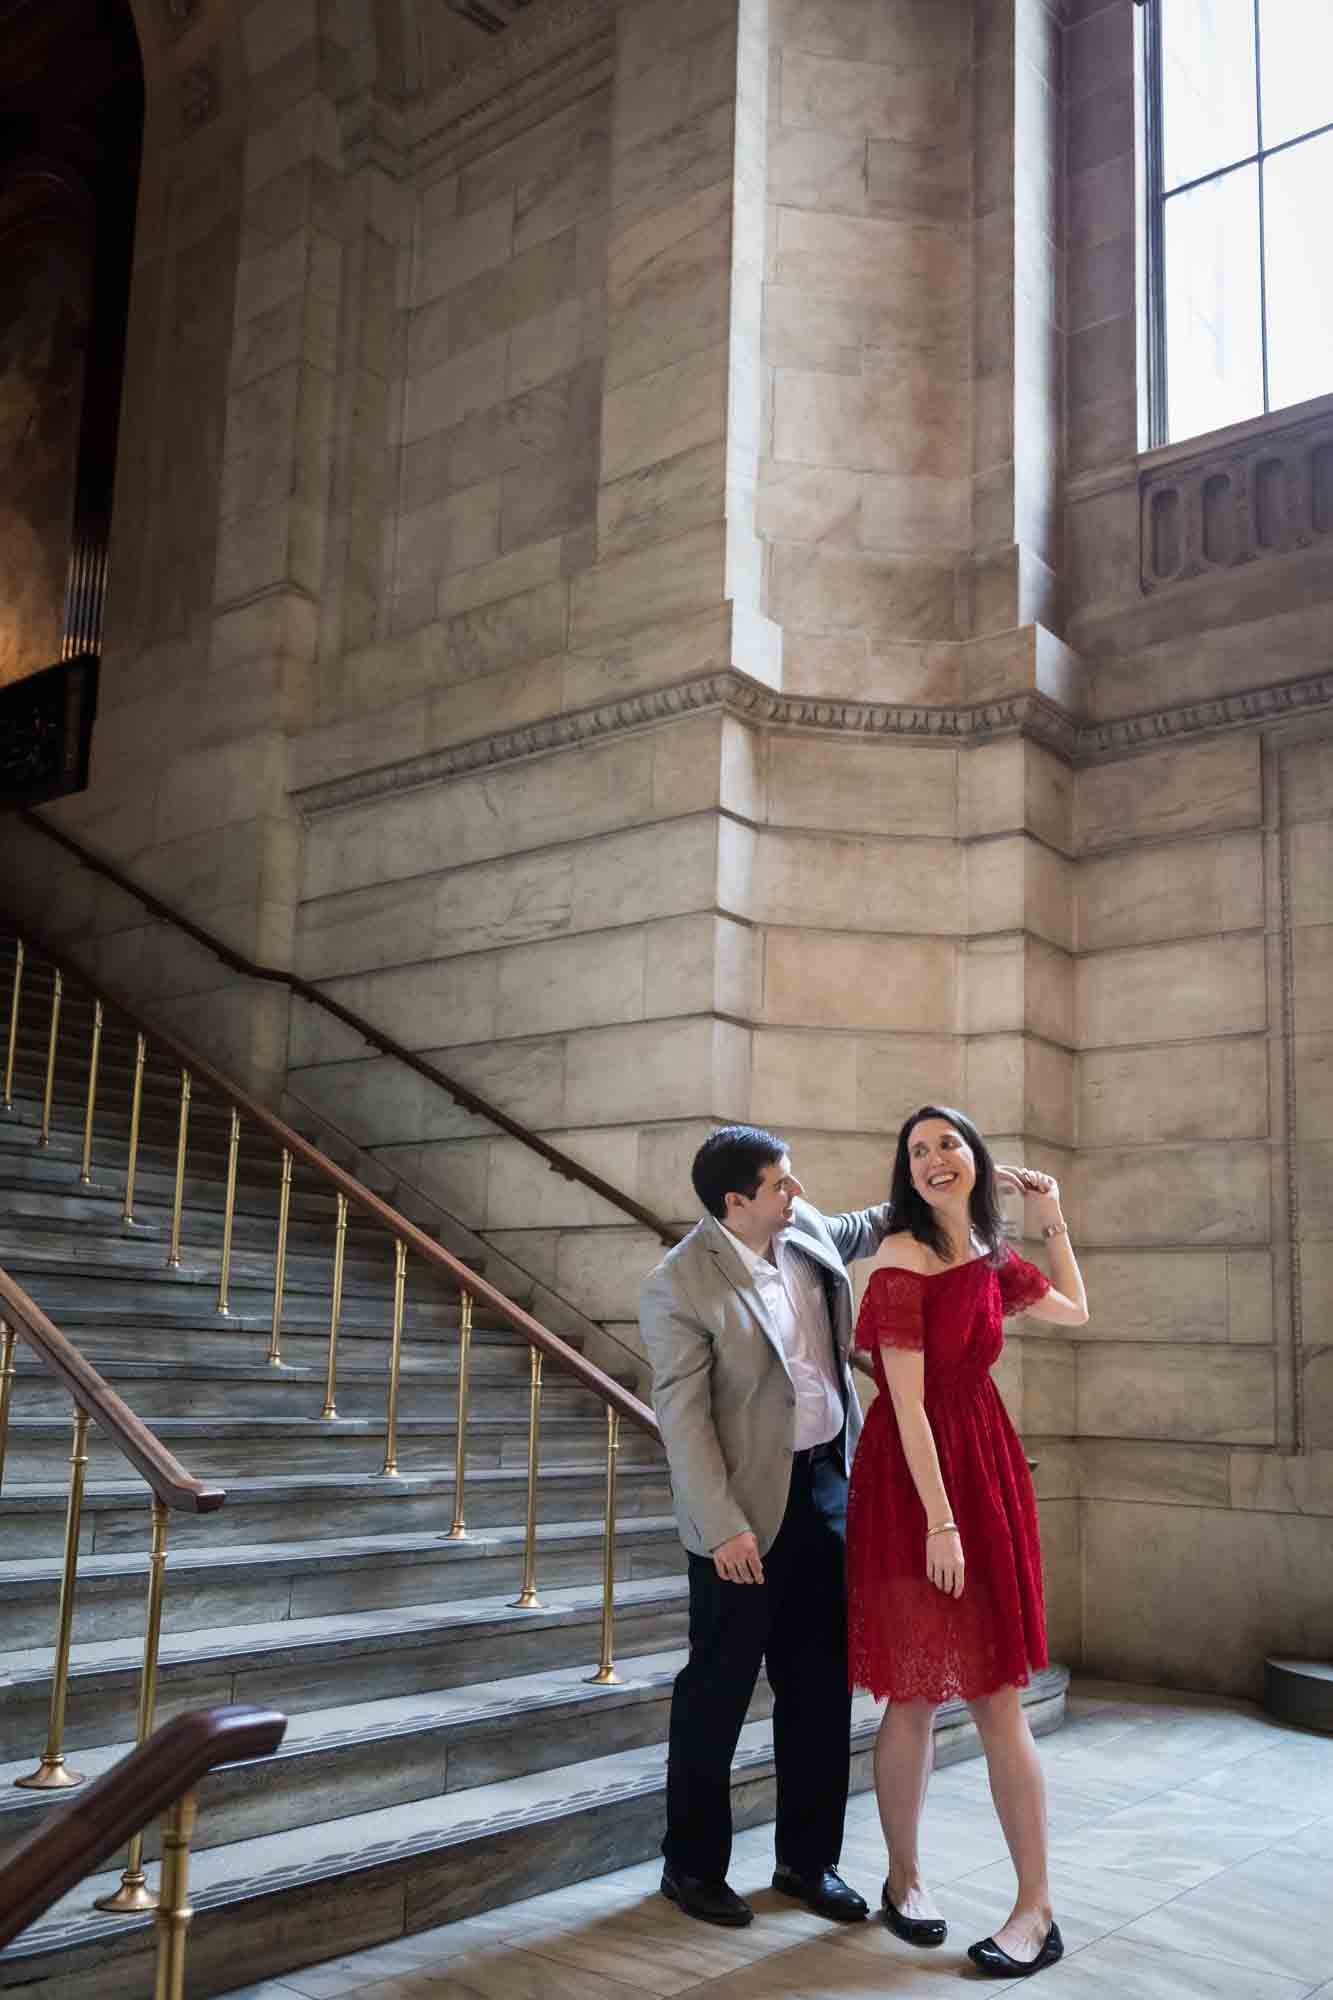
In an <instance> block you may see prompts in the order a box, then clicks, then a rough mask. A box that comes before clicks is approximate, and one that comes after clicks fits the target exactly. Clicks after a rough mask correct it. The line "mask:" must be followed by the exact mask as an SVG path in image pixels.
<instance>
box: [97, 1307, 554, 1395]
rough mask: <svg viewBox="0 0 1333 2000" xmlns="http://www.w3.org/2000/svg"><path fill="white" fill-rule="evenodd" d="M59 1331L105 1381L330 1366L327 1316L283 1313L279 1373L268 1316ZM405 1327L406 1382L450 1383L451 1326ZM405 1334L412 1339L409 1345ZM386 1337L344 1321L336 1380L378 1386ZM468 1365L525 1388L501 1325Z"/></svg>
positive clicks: (478, 1342)
mask: <svg viewBox="0 0 1333 2000" xmlns="http://www.w3.org/2000/svg"><path fill="white" fill-rule="evenodd" d="M62 1324H63V1325H64V1326H65V1327H66V1329H67V1330H69V1329H73V1331H72V1333H71V1338H74V1336H75V1335H77V1341H76V1345H77V1346H78V1349H79V1352H80V1353H81V1354H84V1355H86V1356H87V1358H88V1359H89V1361H91V1362H92V1363H93V1366H94V1367H95V1368H97V1369H99V1370H100V1371H101V1372H102V1373H103V1374H104V1375H109V1374H113V1373H114V1372H115V1371H116V1370H117V1369H118V1368H121V1367H123V1366H127V1365H129V1364H130V1363H136V1362H137V1363H142V1364H143V1365H144V1366H145V1367H149V1368H158V1367H164V1366H168V1365H170V1366H176V1367H181V1368H187V1369H188V1368H190V1367H193V1366H194V1365H195V1364H196V1363H198V1364H199V1365H201V1366H203V1367H206V1368H222V1369H230V1368H237V1369H239V1370H241V1372H242V1373H249V1372H250V1371H251V1370H252V1369H253V1368H255V1367H257V1366H259V1365H260V1364H262V1367H263V1371H264V1372H265V1373H266V1374H267V1375H268V1376H269V1377H270V1378H271V1379H273V1380H276V1381H279V1382H281V1381H285V1380H286V1378H287V1376H288V1375H289V1374H290V1375H291V1376H293V1377H294V1378H296V1379H297V1380H305V1381H319V1382H323V1380H324V1370H325V1366H326V1363H327V1359H328V1346H329V1336H328V1318H327V1315H326V1314H321V1315H320V1316H319V1318H318V1320H316V1321H314V1322H312V1323H309V1324H307V1326H306V1329H305V1331H302V1323H301V1322H300V1320H294V1319H293V1318H292V1317H290V1316H289V1315H288V1314H287V1312H286V1311H285V1310H284V1312H283V1333H282V1366H281V1368H277V1369H271V1368H270V1367H269V1364H268V1360H267V1354H268V1337H269V1330H270V1320H269V1318H268V1317H265V1318H263V1319H262V1320H261V1319H257V1318H239V1317H236V1316H234V1315H230V1316H228V1317H227V1318H226V1319H220V1318H215V1319H214V1321H213V1322H212V1324H211V1326H210V1325H203V1326H180V1325H173V1324H171V1323H170V1322H168V1321H163V1322H160V1323H159V1322H157V1321H153V1322H149V1321H146V1320H144V1319H142V1318H127V1319H126V1320H125V1321H124V1323H123V1324H121V1325H115V1324H108V1323H107V1321H106V1319H105V1318H103V1317H99V1315H97V1314H96V1313H91V1314H88V1315H86V1316H84V1315H78V1314H71V1315H70V1316H69V1318H68V1319H67V1320H65V1321H63V1322H62ZM404 1327H405V1333H404V1342H403V1344H404V1349H405V1352H404V1354H403V1364H402V1365H403V1372H404V1375H406V1374H408V1373H409V1372H413V1371H415V1370H418V1369H425V1370H428V1371H431V1372H434V1373H437V1374H438V1373H439V1372H440V1371H441V1370H442V1371H443V1372H444V1373H445V1374H446V1375H447V1376H448V1377H449V1378H450V1379H451V1380H452V1379H453V1377H454V1376H455V1374H456V1372H457V1359H458V1331H457V1325H456V1324H455V1325H454V1326H453V1327H446V1328H443V1329H440V1328H421V1327H415V1326H413V1324H412V1322H411V1320H410V1318H408V1319H405V1321H404ZM407 1333H410V1334H411V1336H412V1338H411V1341H410V1342H409V1341H408V1340H407V1338H406V1335H407ZM145 1335H147V1336H148V1337H147V1338H146V1337H145ZM387 1335H388V1329H387V1326H386V1325H385V1323H384V1321H383V1318H382V1316H381V1315H379V1314H377V1313H369V1312H367V1313H366V1314H365V1317H364V1323H363V1322H362V1321H361V1320H358V1319H357V1317H356V1316H355V1314H352V1315H350V1316H349V1315H346V1314H345V1315H344V1317H343V1322H342V1327H341V1329H340V1331H339V1335H338V1355H339V1369H338V1373H339V1376H340V1377H341V1375H342V1374H343V1372H344V1369H345V1368H351V1369H352V1370H353V1372H355V1371H357V1370H361V1371H363V1372H365V1371H370V1372H373V1373H375V1375H376V1377H377V1379H382V1374H383V1370H382V1367H381V1356H382V1355H383V1354H384V1353H386V1352H387V1349H386V1348H385V1347H384V1342H385V1340H386V1339H387ZM159 1355H161V1356H163V1357H170V1359H169V1362H168V1360H166V1359H165V1358H164V1359H163V1360H159V1359H158V1356H159ZM470 1365H471V1369H472V1372H473V1375H474V1377H480V1376H481V1375H488V1376H496V1377H503V1378H505V1379H508V1380H512V1381H514V1382H515V1383H517V1382H518V1380H519V1379H520V1378H521V1380H522V1381H523V1383H524V1384H526V1382H527V1379H528V1347H527V1342H526V1341H525V1340H523V1339H522V1337H521V1336H520V1335H519V1334H516V1333H510V1332H509V1331H508V1330H507V1328H506V1327H504V1326H503V1325H497V1326H495V1327H488V1326H486V1325H484V1324H480V1325H478V1326H477V1327H476V1329H475V1330H474V1333H473V1337H472V1359H471V1364H470ZM552 1379H553V1380H554V1375H552ZM517 1407H518V1406H517V1405H515V1408H517Z"/></svg>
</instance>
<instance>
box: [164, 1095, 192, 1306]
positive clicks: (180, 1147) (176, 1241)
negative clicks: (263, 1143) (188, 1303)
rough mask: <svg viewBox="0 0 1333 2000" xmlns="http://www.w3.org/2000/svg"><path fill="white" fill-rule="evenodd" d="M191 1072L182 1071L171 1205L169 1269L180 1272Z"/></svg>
mask: <svg viewBox="0 0 1333 2000" xmlns="http://www.w3.org/2000/svg"><path fill="white" fill-rule="evenodd" d="M190 1088H191V1083H190V1072H189V1070H188V1069H183V1070H182V1071H181V1115H180V1128H179V1130H178V1132H177V1134H176V1192H175V1195H174V1197H173V1199H172V1204H171V1244H170V1247H169V1248H168V1250H167V1269H168V1270H170V1271H178V1270H179V1269H180V1261H181V1216H182V1213H183V1210H184V1205H185V1147H186V1143H187V1141H188V1139H189V1134H190Z"/></svg>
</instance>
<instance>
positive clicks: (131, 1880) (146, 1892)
mask: <svg viewBox="0 0 1333 2000" xmlns="http://www.w3.org/2000/svg"><path fill="white" fill-rule="evenodd" d="M93 1908H94V1909H95V1910H106V1911H107V1912H108V1914H109V1915H111V1916H113V1917H134V1916H140V1915H142V1914H143V1912H144V1911H146V1910H155V1909H156V1908H157V1897H156V1895H155V1894H154V1892H153V1891H152V1890H151V1889H150V1888H149V1886H148V1881H147V1878H146V1877H145V1876H144V1874H143V1873H142V1871H140V1873H139V1874H138V1876H137V1877H136V1876H133V1875H131V1874H129V1872H128V1871H127V1872H126V1873H125V1874H124V1875H122V1876H121V1878H120V1887H119V1888H118V1889H116V1890H113V1891H112V1893H111V1895H109V1896H96V1897H94V1899H93Z"/></svg>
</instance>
